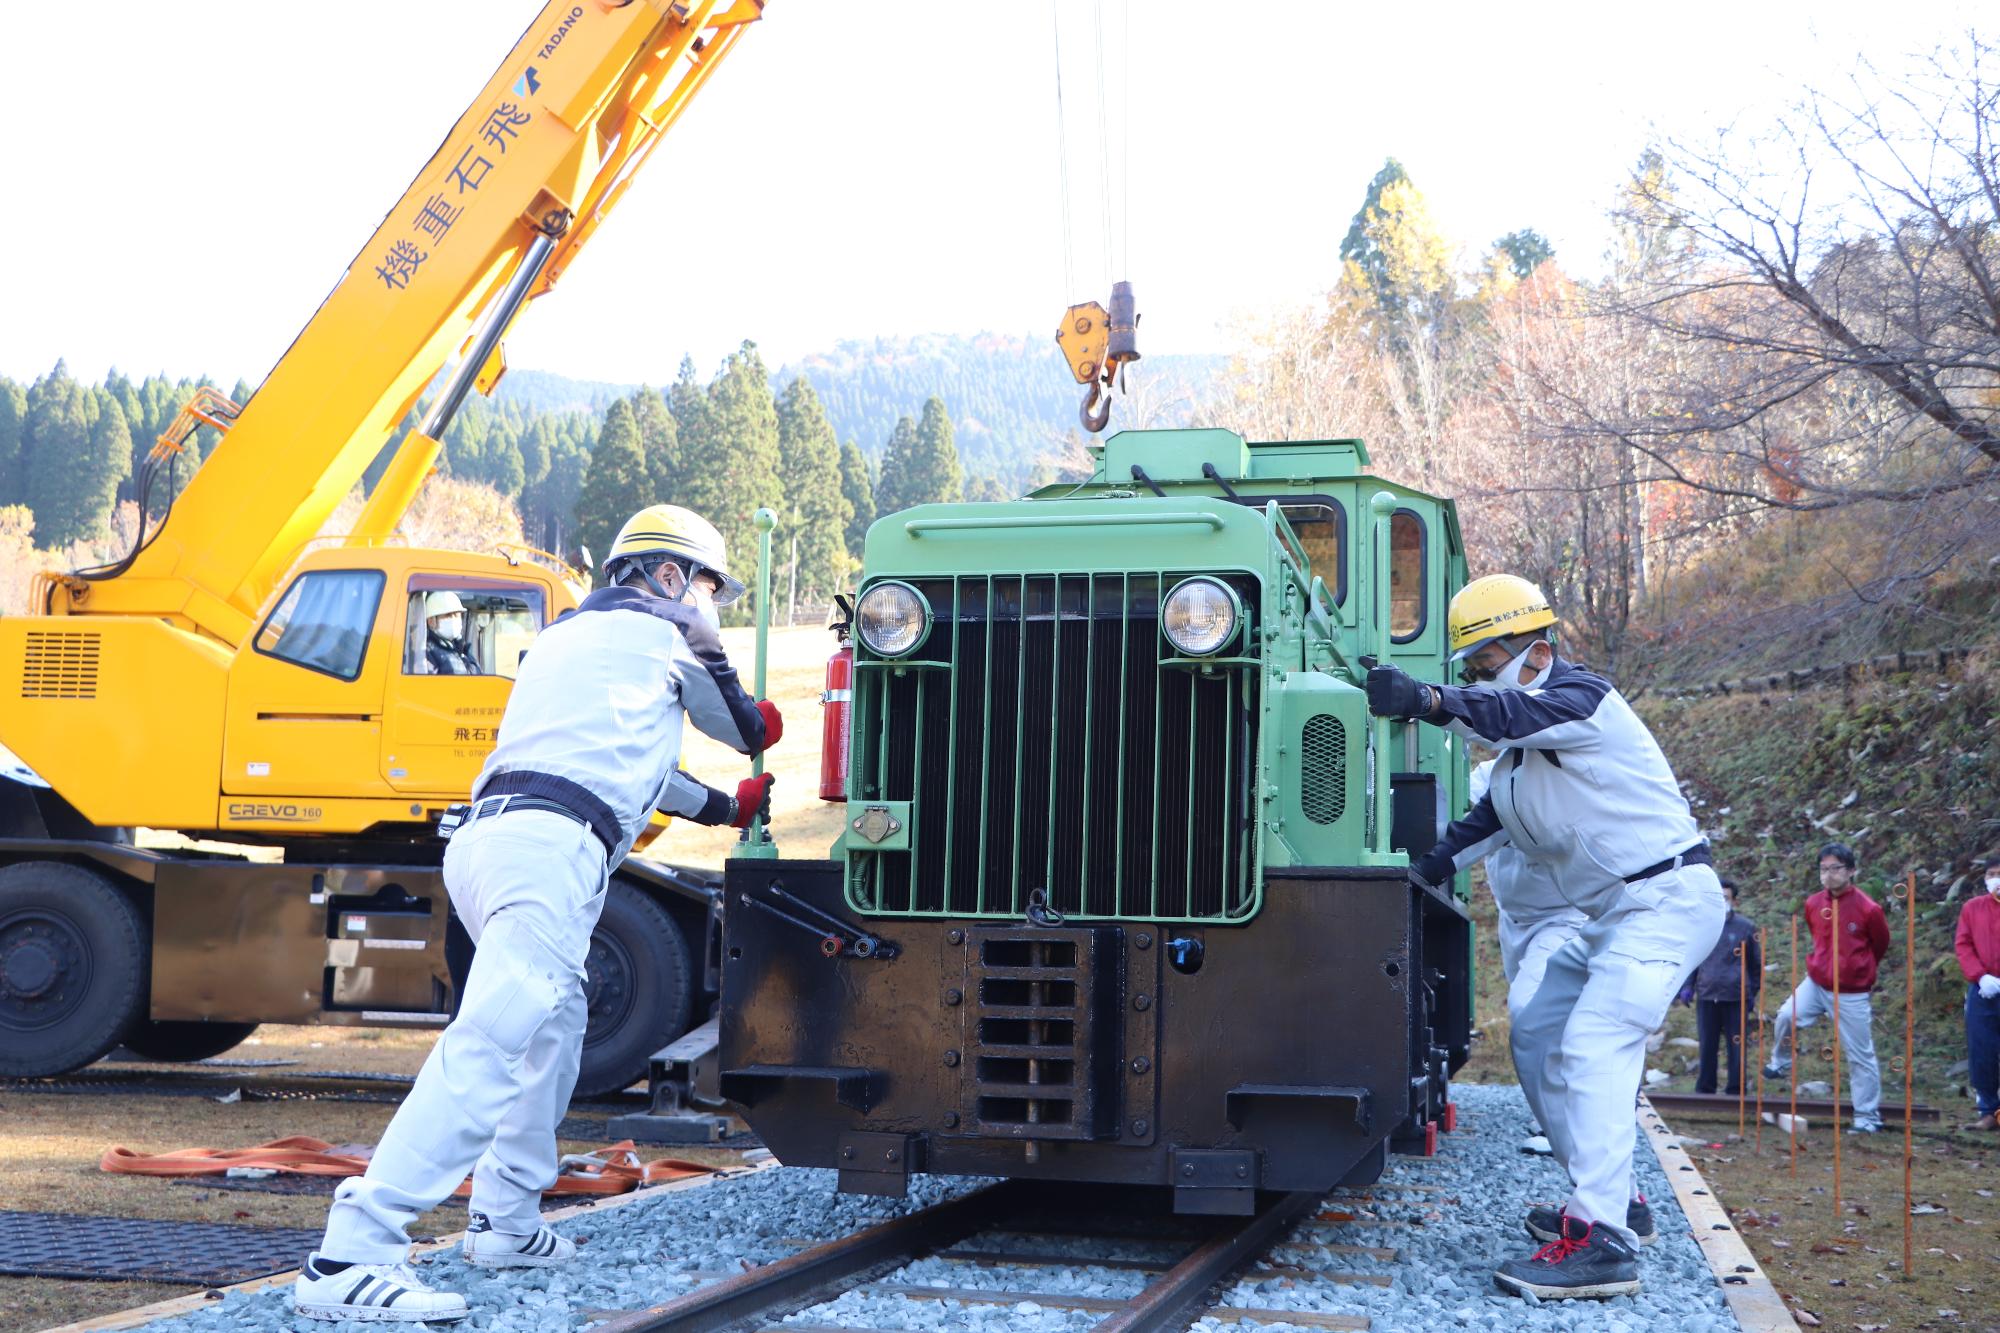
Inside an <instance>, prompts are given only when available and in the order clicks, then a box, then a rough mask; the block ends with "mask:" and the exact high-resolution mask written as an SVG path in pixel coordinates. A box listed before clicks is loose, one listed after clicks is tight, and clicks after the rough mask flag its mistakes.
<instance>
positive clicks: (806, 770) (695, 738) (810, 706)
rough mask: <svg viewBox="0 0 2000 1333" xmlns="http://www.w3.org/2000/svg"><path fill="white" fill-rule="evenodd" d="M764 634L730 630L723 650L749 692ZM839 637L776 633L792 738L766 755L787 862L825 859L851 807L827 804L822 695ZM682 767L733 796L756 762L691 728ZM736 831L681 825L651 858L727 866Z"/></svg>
mask: <svg viewBox="0 0 2000 1333" xmlns="http://www.w3.org/2000/svg"><path fill="white" fill-rule="evenodd" d="M756 640H757V636H756V632H755V631H754V630H749V629H725V630H724V631H722V644H723V647H724V648H725V649H726V650H727V651H728V653H729V660H730V661H731V662H733V663H735V664H736V669H737V671H738V672H739V673H740V674H741V675H742V677H743V683H744V686H745V687H746V688H749V687H750V686H751V685H752V684H753V683H754V681H755V665H754V664H755V662H756V653H755V648H756ZM835 647H836V644H835V643H834V638H833V635H832V634H831V633H829V632H828V631H827V630H824V629H821V628H819V627H818V626H811V627H807V626H798V627H794V628H788V629H773V630H772V631H771V658H770V676H769V680H768V689H767V694H768V696H769V697H770V699H771V701H772V702H773V703H775V704H777V706H778V711H779V712H781V713H783V714H784V718H785V735H784V739H783V740H782V741H780V742H779V743H778V744H777V745H776V746H775V747H773V748H772V749H771V751H770V752H769V754H768V755H767V756H766V765H767V768H768V770H769V772H770V773H771V774H772V776H773V777H775V778H776V779H777V780H776V782H775V783H773V784H772V787H771V836H772V838H773V839H775V840H776V842H777V844H778V847H779V850H780V851H781V852H783V853H784V854H785V855H787V856H825V855H826V850H827V848H828V847H829V846H831V845H832V844H833V840H834V839H835V838H837V837H838V836H840V819H841V814H842V812H843V811H844V810H845V809H846V807H845V806H844V805H838V804H833V803H830V802H826V801H822V800H820V799H819V761H820V745H819V739H820V703H819V695H820V690H821V689H822V688H824V686H825V684H826V659H827V658H828V657H830V656H832V655H833V650H834V648H835ZM681 766H682V767H683V768H685V769H687V771H688V772H690V773H692V774H694V776H696V777H698V778H700V779H701V780H702V781H703V782H706V783H707V784H708V785H709V786H711V787H719V788H721V789H722V790H724V791H731V792H733V791H734V790H735V789H736V784H737V783H738V782H740V781H741V780H742V779H744V778H746V777H748V776H750V761H749V760H747V759H745V758H744V757H743V756H742V755H740V754H737V753H736V752H735V751H734V750H732V749H730V748H729V747H728V746H726V745H723V744H721V743H719V742H717V741H713V740H710V739H709V738H708V737H706V736H704V735H702V734H701V733H700V732H698V731H696V730H695V729H694V728H693V727H689V728H688V737H687V742H686V745H685V749H684V753H683V755H682V758H681ZM736 840H737V832H736V830H735V829H706V828H701V827H700V826H698V825H695V824H689V823H687V822H685V821H678V822H676V823H675V824H674V826H673V827H672V828H670V829H668V830H667V832H666V833H664V834H662V835H661V836H660V837H659V839H658V840H657V841H655V842H654V843H653V844H652V845H651V846H650V847H648V848H647V849H646V855H648V856H650V857H653V858H654V859H656V860H661V861H673V862H678V863H679V864H682V865H699V866H719V865H721V864H722V861H723V858H724V857H726V856H728V855H729V850H730V848H731V847H733V846H734V845H735V844H736Z"/></svg>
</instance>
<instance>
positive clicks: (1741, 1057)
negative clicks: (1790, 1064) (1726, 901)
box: [1730, 940, 1750, 1139]
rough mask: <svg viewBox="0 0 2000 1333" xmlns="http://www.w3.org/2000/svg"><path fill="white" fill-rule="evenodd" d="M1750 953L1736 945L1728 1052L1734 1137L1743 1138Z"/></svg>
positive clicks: (1748, 1036)
mask: <svg viewBox="0 0 2000 1333" xmlns="http://www.w3.org/2000/svg"><path fill="white" fill-rule="evenodd" d="M1749 1022H1750V951H1749V950H1748V949H1746V948H1744V947H1743V941H1741V940H1739V941H1737V944H1736V1034H1735V1036H1736V1049H1735V1050H1733V1051H1731V1052H1730V1055H1731V1056H1733V1057H1734V1059H1735V1064H1736V1137H1737V1138H1739V1139H1740V1138H1742V1137H1743V1112H1744V1108H1745V1107H1746V1105H1747V1103H1746V1102H1745V1100H1744V1098H1745V1097H1746V1096H1748V1094H1749V1089H1750V1080H1749V1078H1748V1075H1749V1073H1750V1071H1749V1070H1748V1069H1746V1068H1745V1067H1744V1061H1745V1060H1747V1059H1748V1058H1749V1056H1750V1028H1749V1026H1748V1025H1749Z"/></svg>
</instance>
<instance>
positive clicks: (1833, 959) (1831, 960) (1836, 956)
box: [1826, 893, 1840, 1222]
mask: <svg viewBox="0 0 2000 1333" xmlns="http://www.w3.org/2000/svg"><path fill="white" fill-rule="evenodd" d="M1826 896H1827V919H1828V920H1829V922H1830V923H1831V925H1832V929H1831V931H1829V932H1828V934H1827V950H1826V957H1827V970H1828V971H1830V972H1832V973H1833V1220H1834V1221H1835V1222H1838V1221H1840V896H1839V895H1838V894H1833V893H1829V894H1827V895H1826Z"/></svg>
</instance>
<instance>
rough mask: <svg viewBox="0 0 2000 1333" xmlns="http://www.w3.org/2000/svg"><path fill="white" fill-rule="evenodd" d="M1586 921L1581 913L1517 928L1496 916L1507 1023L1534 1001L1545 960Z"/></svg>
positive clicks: (1502, 916)
mask: <svg viewBox="0 0 2000 1333" xmlns="http://www.w3.org/2000/svg"><path fill="white" fill-rule="evenodd" d="M1587 920H1588V918H1586V917H1585V916H1584V915H1583V913H1581V912H1578V913H1577V914H1576V915H1574V916H1558V917H1548V918H1545V919H1544V920H1541V921H1536V922H1533V923H1531V924H1529V925H1521V924H1519V923H1518V922H1516V921H1514V920H1513V919H1512V918H1510V917H1508V916H1507V914H1506V913H1504V912H1503V913H1501V914H1500V970H1501V971H1502V972H1504V973H1506V975H1507V1018H1508V1020H1509V1021H1510V1022H1515V1023H1518V1022H1520V1021H1521V1011H1522V1010H1523V1009H1526V1008H1527V1007H1528V1001H1530V1000H1532V999H1534V998H1535V992H1536V991H1538V990H1540V989H1541V988H1542V977H1543V976H1544V975H1545V974H1546V973H1547V972H1548V970H1549V959H1550V958H1552V957H1554V956H1555V952H1556V950H1558V949H1560V948H1562V947H1563V945H1565V944H1568V943H1569V942H1570V941H1571V940H1573V939H1575V938H1576V937H1577V936H1578V934H1580V933H1581V932H1582V930H1583V927H1584V924H1585V922H1586V921H1587ZM1525 1081H1526V1080H1525V1079H1524V1080H1523V1082H1525Z"/></svg>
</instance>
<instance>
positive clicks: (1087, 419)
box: [1077, 380, 1111, 435]
mask: <svg viewBox="0 0 2000 1333" xmlns="http://www.w3.org/2000/svg"><path fill="white" fill-rule="evenodd" d="M1077 418H1078V420H1080V421H1082V422H1083V428H1084V429H1085V430H1087V431H1089V432H1090V433H1091V434H1092V435H1095V434H1097V433H1098V432H1099V431H1101V430H1103V429H1104V428H1105V427H1106V426H1108V425H1110V424H1111V395H1110V394H1108V393H1106V392H1105V391H1104V386H1103V385H1102V384H1100V383H1099V382H1098V381H1096V380H1092V381H1091V382H1090V387H1089V388H1088V389H1086V390H1084V393H1083V406H1082V407H1080V408H1078V409H1077Z"/></svg>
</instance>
